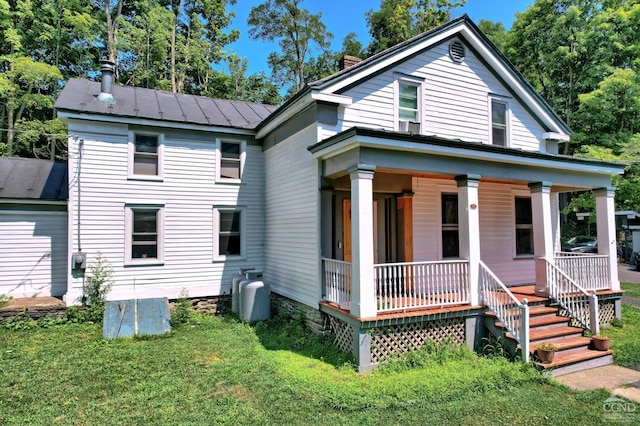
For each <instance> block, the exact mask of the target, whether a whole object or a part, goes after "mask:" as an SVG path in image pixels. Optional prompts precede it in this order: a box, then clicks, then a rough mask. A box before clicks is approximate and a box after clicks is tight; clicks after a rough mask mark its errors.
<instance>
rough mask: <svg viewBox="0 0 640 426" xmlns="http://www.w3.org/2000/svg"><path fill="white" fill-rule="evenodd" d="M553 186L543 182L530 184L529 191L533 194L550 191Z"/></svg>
mask: <svg viewBox="0 0 640 426" xmlns="http://www.w3.org/2000/svg"><path fill="white" fill-rule="evenodd" d="M552 186H553V183H551V182H547V181H542V182H531V183H530V184H529V189H531V192H541V191H543V190H544V189H550V188H551V187H552Z"/></svg>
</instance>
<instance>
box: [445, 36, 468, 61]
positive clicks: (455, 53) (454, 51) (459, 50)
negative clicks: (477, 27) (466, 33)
mask: <svg viewBox="0 0 640 426" xmlns="http://www.w3.org/2000/svg"><path fill="white" fill-rule="evenodd" d="M464 54H465V51H464V45H463V44H462V43H460V42H459V41H458V40H455V41H453V42H451V44H450V45H449V56H451V59H453V62H462V61H463V60H464Z"/></svg>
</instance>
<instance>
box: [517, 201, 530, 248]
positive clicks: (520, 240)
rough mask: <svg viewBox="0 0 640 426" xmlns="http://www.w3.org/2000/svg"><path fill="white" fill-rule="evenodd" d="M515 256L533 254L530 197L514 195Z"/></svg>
mask: <svg viewBox="0 0 640 426" xmlns="http://www.w3.org/2000/svg"><path fill="white" fill-rule="evenodd" d="M515 216H516V256H522V255H532V254H533V213H532V210H531V198H529V197H515Z"/></svg>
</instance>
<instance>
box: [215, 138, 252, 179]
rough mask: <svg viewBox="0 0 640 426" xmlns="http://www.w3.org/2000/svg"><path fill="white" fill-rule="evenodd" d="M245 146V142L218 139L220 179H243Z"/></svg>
mask: <svg viewBox="0 0 640 426" xmlns="http://www.w3.org/2000/svg"><path fill="white" fill-rule="evenodd" d="M245 147H246V143H245V142H239V141H224V140H218V153H219V155H218V163H217V164H218V173H217V178H218V180H221V181H225V180H226V181H232V182H233V181H235V182H240V181H241V179H242V171H243V168H244V159H245Z"/></svg>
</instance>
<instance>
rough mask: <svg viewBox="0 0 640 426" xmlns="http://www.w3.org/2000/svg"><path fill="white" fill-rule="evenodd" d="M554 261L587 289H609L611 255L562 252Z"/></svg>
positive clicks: (557, 254)
mask: <svg viewBox="0 0 640 426" xmlns="http://www.w3.org/2000/svg"><path fill="white" fill-rule="evenodd" d="M554 262H555V264H556V266H557V267H558V268H560V269H561V270H562V271H563V272H564V273H565V274H567V275H568V276H569V277H571V279H572V280H573V281H575V282H576V283H578V284H579V285H580V286H581V287H582V288H583V289H585V290H608V289H609V256H606V255H596V254H589V253H571V252H560V253H556V255H555V257H554Z"/></svg>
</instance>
